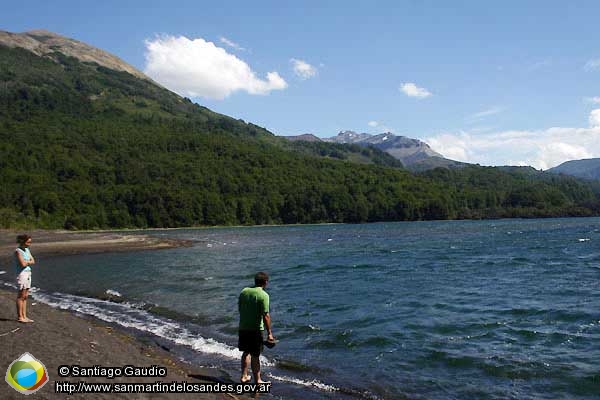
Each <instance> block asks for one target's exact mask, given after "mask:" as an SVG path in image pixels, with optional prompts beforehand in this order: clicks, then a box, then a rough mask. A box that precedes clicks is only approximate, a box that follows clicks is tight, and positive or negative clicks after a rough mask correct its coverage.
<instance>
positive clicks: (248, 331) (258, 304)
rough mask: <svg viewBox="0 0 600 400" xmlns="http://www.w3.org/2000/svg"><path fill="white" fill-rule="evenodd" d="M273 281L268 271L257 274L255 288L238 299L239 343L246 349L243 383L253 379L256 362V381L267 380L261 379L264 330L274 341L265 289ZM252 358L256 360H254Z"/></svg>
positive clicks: (243, 356) (243, 363)
mask: <svg viewBox="0 0 600 400" xmlns="http://www.w3.org/2000/svg"><path fill="white" fill-rule="evenodd" d="M268 283H269V275H267V273H266V272H258V273H257V274H256V275H255V276H254V287H251V288H250V287H247V288H244V290H242V292H241V293H240V297H239V298H238V310H239V312H240V325H239V342H238V347H239V349H240V351H242V377H241V379H240V380H241V382H242V383H247V382H250V380H251V378H250V375H248V366H249V365H250V364H251V365H252V375H254V382H255V383H257V384H258V383H264V381H263V380H262V379H261V378H260V353H261V352H262V350H263V331H264V330H265V329H266V331H267V340H268V341H269V342H274V341H275V338H273V331H272V330H271V317H270V316H269V294H268V293H267V292H265V291H264V289H265V287H266V286H267V284H268ZM250 360H252V362H251V363H250Z"/></svg>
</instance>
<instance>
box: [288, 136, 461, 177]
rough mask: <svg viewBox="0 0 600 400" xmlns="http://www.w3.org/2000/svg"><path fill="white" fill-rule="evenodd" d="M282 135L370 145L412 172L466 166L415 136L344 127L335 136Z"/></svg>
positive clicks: (292, 138) (295, 138)
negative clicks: (361, 130)
mask: <svg viewBox="0 0 600 400" xmlns="http://www.w3.org/2000/svg"><path fill="white" fill-rule="evenodd" d="M285 138H286V139H288V140H293V141H302V140H305V141H313V142H314V141H322V142H327V143H338V144H355V145H360V146H372V147H375V148H377V149H379V150H382V151H384V152H386V153H388V154H390V155H391V156H392V157H394V158H395V159H397V160H399V161H400V162H402V164H403V165H404V166H405V167H407V168H408V169H410V170H412V171H426V170H429V169H434V168H438V167H442V168H459V167H462V166H465V165H467V164H466V163H461V162H458V161H454V160H450V159H448V158H445V157H444V156H443V155H441V154H440V153H438V152H436V151H434V150H433V149H432V148H431V147H430V146H429V145H428V144H427V143H425V142H423V141H421V140H419V139H413V138H409V137H407V136H396V135H394V134H393V133H391V132H384V133H380V134H370V133H364V132H363V133H357V132H355V131H352V130H346V131H340V132H339V133H338V134H337V135H336V136H332V137H327V138H322V139H321V138H318V137H317V136H315V135H312V134H303V135H298V136H286V137H285Z"/></svg>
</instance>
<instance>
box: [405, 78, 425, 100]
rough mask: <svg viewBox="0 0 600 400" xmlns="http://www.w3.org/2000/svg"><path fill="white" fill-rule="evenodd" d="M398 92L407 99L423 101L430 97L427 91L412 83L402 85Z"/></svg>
mask: <svg viewBox="0 0 600 400" xmlns="http://www.w3.org/2000/svg"><path fill="white" fill-rule="evenodd" d="M400 90H401V91H403V92H404V94H406V95H407V96H408V97H416V98H419V99H424V98H426V97H429V96H431V92H429V90H427V89H425V88H420V87H418V86H417V85H415V84H414V83H412V82H406V83H403V84H402V86H400Z"/></svg>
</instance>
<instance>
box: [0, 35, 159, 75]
mask: <svg viewBox="0 0 600 400" xmlns="http://www.w3.org/2000/svg"><path fill="white" fill-rule="evenodd" d="M0 44H1V45H4V46H7V47H13V48H14V47H20V48H23V49H27V50H29V51H30V52H32V53H33V54H35V55H38V56H47V57H52V54H54V53H56V52H60V53H62V54H64V55H66V56H69V57H74V58H76V59H78V60H79V61H81V62H91V63H96V64H98V65H102V66H104V67H106V68H110V69H113V70H116V71H124V72H128V73H130V74H131V75H133V76H136V77H138V78H142V79H146V80H150V78H148V77H147V76H146V75H144V73H142V72H140V71H138V70H137V69H135V68H134V67H132V66H131V65H129V64H127V63H126V62H125V61H123V60H121V59H120V58H118V57H116V56H114V55H112V54H110V53H107V52H106V51H104V50H100V49H98V48H96V47H93V46H90V45H88V44H85V43H83V42H80V41H78V40H75V39H70V38H67V37H64V36H61V35H58V34H56V33H53V32H49V31H46V30H43V29H38V30H32V31H29V32H24V33H11V32H6V31H1V30H0Z"/></svg>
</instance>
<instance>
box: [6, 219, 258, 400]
mask: <svg viewBox="0 0 600 400" xmlns="http://www.w3.org/2000/svg"><path fill="white" fill-rule="evenodd" d="M20 233H21V232H20V231H14V230H7V229H2V230H0V262H1V263H2V264H1V265H2V266H3V268H2V269H5V270H6V269H7V270H9V271H10V270H11V269H12V268H14V266H13V264H14V261H13V258H12V255H13V252H14V249H15V248H16V243H15V238H16V236H17V235H18V234H20ZM26 233H27V234H29V235H31V236H32V238H33V242H34V243H33V245H32V248H33V249H34V250H33V253H34V256H35V257H37V258H38V259H39V257H40V256H41V257H52V256H63V255H71V254H97V253H105V252H120V251H123V252H125V251H126V252H131V251H143V250H160V249H169V248H178V247H188V246H191V245H193V243H194V242H193V241H188V240H177V239H170V238H158V237H153V236H150V235H145V234H143V233H140V234H130V233H129V232H128V233H125V232H123V233H121V232H114V231H104V232H69V231H54V230H30V231H27V232H26ZM7 275H8V276H2V279H1V280H2V281H8V282H11V281H12V279H8V278H9V276H11V275H12V273H11V272H9V273H8V274H7ZM7 279H8V280H7ZM15 299H16V291H15V290H10V289H8V288H0V310H1V311H0V346H1V347H2V348H3V351H2V354H1V355H0V369H1V371H0V373H2V374H5V373H6V370H7V369H8V366H9V365H10V364H11V363H12V362H13V361H15V360H16V359H17V358H19V357H20V356H21V355H22V354H23V353H26V352H27V353H30V354H32V355H33V356H34V357H36V358H38V359H39V360H40V361H41V362H42V363H43V364H44V366H45V367H46V370H47V372H48V376H49V382H48V383H47V384H46V385H45V386H44V387H43V388H42V389H40V390H39V391H38V392H36V393H35V396H36V398H39V399H64V398H65V397H66V396H69V397H70V396H73V398H93V399H112V398H136V399H150V398H151V399H176V398H179V397H181V396H190V398H192V396H193V398H202V399H209V400H224V399H227V400H231V399H240V398H248V395H236V394H234V393H189V394H185V393H181V394H175V393H156V394H154V393H153V394H120V395H119V394H115V393H89V394H73V395H68V394H65V393H56V392H55V390H54V384H55V382H56V381H75V382H78V381H86V382H91V383H125V384H126V383H137V382H140V383H148V384H154V383H156V382H157V381H162V382H167V383H171V382H174V381H177V382H184V381H185V382H188V383H190V384H212V385H214V384H216V383H221V384H230V383H237V382H235V381H233V380H232V379H231V377H230V376H229V374H228V373H227V372H225V371H222V370H219V369H215V368H208V367H198V366H195V365H192V364H190V363H188V362H186V361H184V360H183V359H180V358H178V357H177V356H176V355H175V354H172V353H171V352H170V351H169V349H167V348H164V347H163V346H161V345H160V344H159V343H158V342H155V341H152V340H144V338H142V337H141V336H139V335H136V334H135V332H129V331H128V330H127V329H125V328H123V327H120V326H117V325H115V324H111V323H107V322H104V321H102V320H100V319H98V318H95V317H93V316H88V315H79V314H77V313H76V312H73V311H65V310H61V309H57V308H54V307H52V306H50V305H47V304H44V303H42V302H41V301H38V300H36V299H35V293H32V294H31V295H30V297H29V299H28V301H27V303H28V315H29V317H30V318H32V319H33V320H34V321H35V322H34V323H31V324H22V323H19V322H18V321H16V317H15ZM60 365H81V366H82V367H84V366H85V367H93V366H96V365H98V366H101V367H107V366H111V367H124V366H125V365H134V366H136V367H138V366H139V367H150V366H152V365H156V366H162V367H165V368H166V369H167V375H166V376H165V377H152V378H151V377H143V378H142V377H135V378H133V377H129V378H125V377H120V378H114V379H108V378H106V377H104V378H92V377H66V378H61V377H60V376H59V375H58V368H59V366H60ZM4 384H5V385H7V387H6V388H5V390H4V393H5V395H6V397H3V398H7V399H15V400H17V399H21V398H22V397H23V395H22V394H20V393H18V392H17V391H15V390H13V389H12V388H10V387H8V384H7V383H4Z"/></svg>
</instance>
